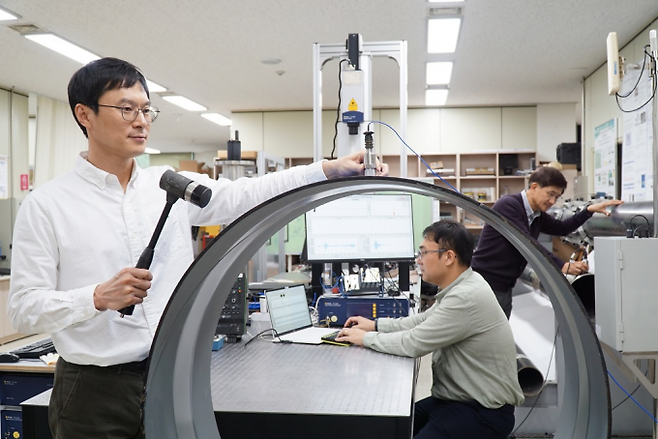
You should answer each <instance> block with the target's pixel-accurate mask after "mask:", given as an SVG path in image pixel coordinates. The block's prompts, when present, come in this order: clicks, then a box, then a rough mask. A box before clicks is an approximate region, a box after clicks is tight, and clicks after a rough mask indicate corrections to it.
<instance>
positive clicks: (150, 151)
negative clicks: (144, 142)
mask: <svg viewBox="0 0 658 439" xmlns="http://www.w3.org/2000/svg"><path fill="white" fill-rule="evenodd" d="M160 153H162V151H160V150H159V149H153V148H146V149H144V154H160Z"/></svg>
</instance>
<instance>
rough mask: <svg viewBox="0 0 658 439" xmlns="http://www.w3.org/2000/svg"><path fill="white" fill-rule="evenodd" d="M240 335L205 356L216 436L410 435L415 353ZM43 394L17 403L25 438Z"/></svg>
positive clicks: (35, 424) (42, 410) (43, 417)
mask: <svg viewBox="0 0 658 439" xmlns="http://www.w3.org/2000/svg"><path fill="white" fill-rule="evenodd" d="M246 340H248V337H245V338H243V341H242V342H240V343H235V344H225V345H224V347H223V348H222V349H221V350H219V351H217V352H213V355H212V359H211V392H212V401H213V410H214V412H215V418H216V420H217V425H218V428H219V431H220V434H221V437H222V439H238V438H245V437H249V438H254V439H258V438H268V439H276V438H290V437H313V438H315V439H325V438H326V439H329V438H331V439H335V438H336V437H342V436H344V435H346V434H350V435H358V433H363V434H366V435H367V436H368V437H377V438H379V439H387V438H390V439H401V438H404V439H408V438H410V437H411V430H412V418H413V402H414V387H415V381H416V371H417V362H416V360H414V359H412V358H404V357H397V356H393V355H386V354H381V353H378V352H374V351H371V350H369V349H365V348H360V347H356V346H351V347H342V346H335V345H329V344H322V345H317V346H316V345H301V344H277V343H272V342H270V341H266V340H261V339H258V340H253V342H251V343H249V345H247V346H246V347H245V342H246ZM49 398H50V391H46V392H44V393H42V394H40V395H37V396H36V397H34V398H31V399H29V400H27V401H25V402H24V403H23V404H22V407H23V420H24V421H23V422H24V424H25V427H24V428H25V432H24V436H23V437H24V438H25V439H44V438H42V437H40V436H36V435H34V436H32V435H31V434H33V432H36V431H38V430H39V429H43V427H44V425H47V409H48V401H49ZM147 401H148V395H147ZM147 404H148V402H147ZM27 424H30V425H27ZM147 437H148V432H147Z"/></svg>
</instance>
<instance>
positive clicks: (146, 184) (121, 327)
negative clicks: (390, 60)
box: [8, 58, 388, 439]
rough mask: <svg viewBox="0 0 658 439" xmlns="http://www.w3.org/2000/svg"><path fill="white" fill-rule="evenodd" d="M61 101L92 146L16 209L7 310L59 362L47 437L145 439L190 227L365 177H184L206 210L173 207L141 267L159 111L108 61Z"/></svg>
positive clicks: (322, 169)
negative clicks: (162, 325)
mask: <svg viewBox="0 0 658 439" xmlns="http://www.w3.org/2000/svg"><path fill="white" fill-rule="evenodd" d="M68 93H69V104H70V106H71V110H72V111H73V115H74V117H75V120H76V121H77V123H78V125H79V126H80V128H81V129H82V132H83V133H84V134H85V136H86V137H87V138H88V141H89V142H88V143H89V149H88V151H87V152H84V153H82V154H81V155H80V157H78V159H77V163H76V165H75V170H74V171H73V172H70V173H68V174H66V175H64V176H62V177H59V178H57V179H55V180H52V181H50V182H48V183H47V184H45V185H43V186H42V187H40V188H39V189H37V190H35V191H34V192H33V193H31V194H30V195H29V196H28V197H27V198H26V199H25V201H24V202H23V204H22V206H21V208H20V210H19V211H18V216H17V219H16V226H15V233H14V240H13V258H12V277H11V287H10V298H9V307H8V313H9V316H10V318H11V321H12V323H13V325H14V327H15V328H16V329H17V330H18V331H20V332H23V333H43V332H47V333H50V334H51V336H52V339H53V342H54V344H55V347H56V348H57V352H58V353H59V354H60V358H59V361H58V362H57V367H56V371H55V384H54V388H53V392H52V396H51V400H50V407H49V413H48V417H49V422H50V427H51V431H52V433H53V436H54V438H55V439H76V438H80V439H89V438H105V439H127V438H142V437H144V432H143V428H142V423H141V403H142V398H143V395H144V393H143V390H144V374H145V366H146V357H147V355H148V353H149V349H150V347H151V343H152V341H153V337H154V335H155V332H156V329H157V327H158V323H159V321H160V318H161V316H162V313H163V311H164V308H165V306H166V304H167V302H168V300H169V297H170V295H171V294H172V292H173V290H174V287H175V286H176V284H177V283H178V281H179V279H180V278H181V276H182V275H183V274H184V273H185V271H186V270H187V268H188V266H189V265H190V263H191V262H192V260H193V251H192V242H191V239H190V227H191V226H192V225H209V224H225V223H228V222H230V221H232V220H234V219H235V218H237V217H238V216H239V215H241V214H242V213H244V212H246V211H247V210H249V209H251V208H252V207H254V206H256V205H258V204H259V203H261V202H263V201H265V200H267V199H269V198H271V197H273V196H275V195H278V194H280V193H282V192H285V191H288V190H290V189H293V188H296V187H299V186H303V185H306V184H309V183H312V182H316V181H321V180H324V179H326V178H335V177H344V176H350V175H358V174H362V173H363V170H364V164H363V154H362V153H357V154H353V155H351V156H348V157H344V158H342V159H339V160H335V161H324V162H318V163H314V164H312V165H309V166H303V167H297V168H293V169H289V170H287V171H283V172H279V173H274V174H268V175H266V176H263V177H260V178H255V179H249V178H243V179H239V180H237V181H234V182H233V181H230V180H227V179H220V180H213V179H211V178H210V177H208V176H206V175H200V174H195V173H183V174H184V175H185V176H186V177H188V178H190V179H193V180H195V181H197V182H199V183H201V184H203V185H205V186H207V187H209V188H210V189H211V190H212V193H213V196H212V199H211V201H210V203H209V204H208V205H207V207H206V208H204V209H200V208H198V207H197V206H194V205H192V204H190V203H183V202H180V203H176V204H175V205H174V206H173V209H172V210H171V213H170V214H169V217H168V219H167V222H166V224H165V227H164V229H163V231H162V235H161V236H160V239H159V242H158V246H157V248H156V251H155V257H154V259H153V262H152V264H151V268H150V269H149V270H146V269H137V268H134V267H135V265H136V263H137V260H138V259H139V256H140V254H141V253H142V251H143V249H144V248H145V247H146V246H147V245H148V242H149V239H150V237H151V234H152V233H153V230H154V229H155V226H156V224H157V222H158V219H159V217H160V214H161V212H162V208H163V207H164V205H165V199H166V193H165V191H163V190H161V189H160V188H159V181H160V177H161V175H162V174H163V173H164V172H165V171H166V170H167V169H168V167H150V168H146V169H140V168H139V167H138V166H137V163H136V161H135V157H137V156H140V155H141V154H143V153H144V150H145V148H146V144H147V141H148V135H149V131H150V128H151V124H152V123H153V122H154V121H155V120H156V119H157V116H158V114H159V110H158V108H157V107H155V106H154V105H152V104H151V101H150V98H149V91H148V86H147V84H146V80H145V78H144V76H143V75H142V73H141V72H140V71H139V69H137V68H136V67H135V66H133V65H132V64H130V63H128V62H125V61H122V60H118V59H115V58H103V59H100V60H98V61H93V62H91V63H89V64H87V65H85V66H84V67H82V68H81V69H80V70H78V71H77V72H76V73H75V74H74V75H73V77H72V78H71V81H70V83H69V86H68ZM378 171H379V172H378V173H379V174H380V175H386V174H387V172H388V170H387V167H386V166H385V165H383V166H382V165H379V164H378ZM130 305H136V306H135V310H134V314H133V315H132V316H126V317H125V318H121V317H120V314H119V313H118V312H117V311H116V310H119V309H122V308H124V307H127V306H130Z"/></svg>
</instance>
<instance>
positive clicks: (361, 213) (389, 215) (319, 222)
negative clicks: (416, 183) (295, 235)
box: [306, 193, 415, 262]
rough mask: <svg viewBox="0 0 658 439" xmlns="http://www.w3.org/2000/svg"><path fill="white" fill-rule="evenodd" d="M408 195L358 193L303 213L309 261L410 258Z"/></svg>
mask: <svg viewBox="0 0 658 439" xmlns="http://www.w3.org/2000/svg"><path fill="white" fill-rule="evenodd" d="M412 217H413V214H412V209H411V195H410V194H388V193H387V194H360V195H352V196H349V197H344V198H340V199H338V200H334V201H332V202H329V203H327V204H324V205H322V206H320V207H317V208H315V209H313V210H311V211H309V212H307V213H306V246H307V253H308V261H309V262H350V261H366V262H367V261H373V262H375V261H409V260H413V259H414V251H415V247H414V230H413V221H412Z"/></svg>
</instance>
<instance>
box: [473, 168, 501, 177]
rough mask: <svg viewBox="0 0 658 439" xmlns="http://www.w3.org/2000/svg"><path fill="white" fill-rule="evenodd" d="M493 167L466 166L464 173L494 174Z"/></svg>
mask: <svg viewBox="0 0 658 439" xmlns="http://www.w3.org/2000/svg"><path fill="white" fill-rule="evenodd" d="M495 174H496V171H495V170H494V168H466V175H467V176H469V175H495Z"/></svg>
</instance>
